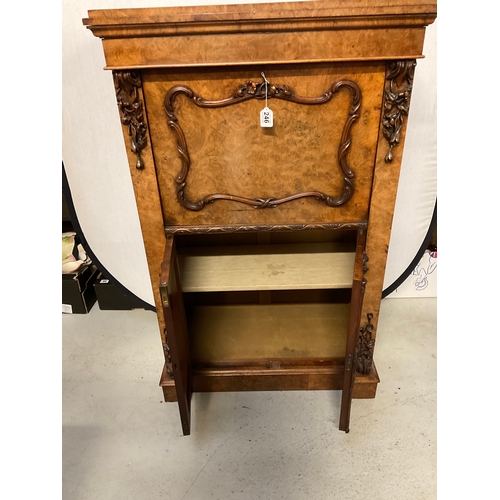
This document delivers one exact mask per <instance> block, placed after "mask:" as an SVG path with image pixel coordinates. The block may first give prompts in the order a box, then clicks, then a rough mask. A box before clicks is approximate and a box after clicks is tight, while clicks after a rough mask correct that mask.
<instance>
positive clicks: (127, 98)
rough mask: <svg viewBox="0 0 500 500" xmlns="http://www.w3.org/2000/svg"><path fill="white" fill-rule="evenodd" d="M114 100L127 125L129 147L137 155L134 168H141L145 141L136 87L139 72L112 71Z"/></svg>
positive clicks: (142, 112) (140, 106) (139, 81)
mask: <svg viewBox="0 0 500 500" xmlns="http://www.w3.org/2000/svg"><path fill="white" fill-rule="evenodd" d="M113 80H114V83H115V93H116V102H117V104H118V111H119V113H120V120H121V122H122V123H123V125H126V126H127V127H128V135H129V137H130V149H131V150H132V152H133V153H135V155H136V156H137V162H136V164H135V166H136V168H138V169H143V168H144V161H143V159H142V157H141V151H142V150H143V149H144V147H145V146H146V143H147V139H146V123H145V121H144V105H143V103H142V101H141V100H140V99H139V92H138V89H139V88H140V87H141V86H142V82H141V77H140V74H139V73H137V72H134V71H113Z"/></svg>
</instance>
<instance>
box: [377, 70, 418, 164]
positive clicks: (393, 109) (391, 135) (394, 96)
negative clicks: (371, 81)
mask: <svg viewBox="0 0 500 500" xmlns="http://www.w3.org/2000/svg"><path fill="white" fill-rule="evenodd" d="M416 64H417V63H416V61H415V60H411V61H396V62H392V63H390V64H389V66H388V70H387V77H386V88H385V94H384V114H383V116H382V126H383V130H382V131H383V134H384V137H385V139H387V142H388V143H389V151H387V154H386V156H385V161H386V162H387V163H390V162H391V161H392V159H393V153H392V150H393V148H394V147H396V146H397V145H398V144H399V141H400V140H401V128H402V126H403V118H404V117H405V116H406V117H407V116H408V112H409V109H410V98H411V92H412V89H413V76H414V74H415V66H416Z"/></svg>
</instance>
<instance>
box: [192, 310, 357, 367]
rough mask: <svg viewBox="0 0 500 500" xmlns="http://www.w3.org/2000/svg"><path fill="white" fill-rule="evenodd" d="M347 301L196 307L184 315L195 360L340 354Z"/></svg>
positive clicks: (210, 361) (235, 360)
mask: <svg viewBox="0 0 500 500" xmlns="http://www.w3.org/2000/svg"><path fill="white" fill-rule="evenodd" d="M349 310H350V305H349V304H329V303H325V304H314V303H313V304H271V305H268V304H265V305H264V304H251V305H221V306H198V307H193V308H191V309H190V311H189V314H188V323H189V327H188V329H189V332H190V345H191V360H192V362H193V363H194V364H196V363H198V364H203V365H217V364H221V363H231V362H232V363H234V364H235V365H236V364H239V363H241V361H242V360H257V359H259V360H267V361H270V362H273V360H282V359H289V360H290V359H293V358H299V359H306V358H315V359H322V358H343V357H344V356H345V346H346V339H347V330H348V323H349Z"/></svg>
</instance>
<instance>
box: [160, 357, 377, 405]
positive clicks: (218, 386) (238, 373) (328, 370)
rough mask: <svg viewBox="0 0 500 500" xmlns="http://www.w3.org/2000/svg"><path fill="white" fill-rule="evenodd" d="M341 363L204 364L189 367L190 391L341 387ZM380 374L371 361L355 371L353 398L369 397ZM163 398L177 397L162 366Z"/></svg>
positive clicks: (320, 389) (300, 389) (173, 399)
mask: <svg viewBox="0 0 500 500" xmlns="http://www.w3.org/2000/svg"><path fill="white" fill-rule="evenodd" d="M343 370H344V366H343V364H337V365H330V366H326V367H317V368H315V369H314V370H311V367H310V366H304V367H296V366H295V367H291V368H278V369H273V368H266V369H259V368H255V367H251V368H249V369H245V370H243V369H242V368H241V367H238V368H232V369H231V368H226V369H220V368H210V369H209V368H205V369H199V370H193V374H192V376H193V378H192V381H193V382H192V383H193V392H237V391H289V390H296V391H297V390H298V391H307V390H318V391H326V390H334V391H336V390H341V389H342V377H343ZM379 382H380V378H379V376H378V373H377V369H376V367H375V364H373V368H372V371H371V373H370V374H369V375H359V374H358V375H357V376H356V381H355V382H354V388H353V395H352V397H353V398H354V399H373V398H374V397H375V395H376V392H377V386H378V384H379ZM160 387H161V388H162V390H163V396H164V399H165V402H167V403H168V402H175V401H177V394H176V392H175V384H174V381H173V380H172V379H171V378H170V376H169V375H168V373H167V369H166V366H164V367H163V372H162V375H161V379H160Z"/></svg>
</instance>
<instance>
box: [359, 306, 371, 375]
mask: <svg viewBox="0 0 500 500" xmlns="http://www.w3.org/2000/svg"><path fill="white" fill-rule="evenodd" d="M366 316H367V319H368V321H367V323H365V324H364V325H363V326H362V327H361V328H360V330H359V333H360V335H359V337H358V341H357V343H356V348H355V350H354V367H355V370H356V372H358V373H361V374H362V375H369V374H370V372H371V371H372V366H373V348H374V346H375V339H374V338H373V325H372V323H371V320H372V319H373V314H372V313H368V314H367V315H366Z"/></svg>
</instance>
